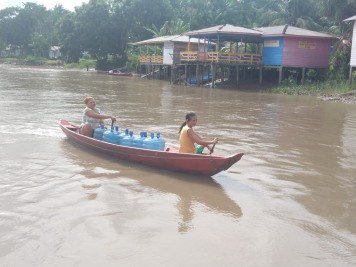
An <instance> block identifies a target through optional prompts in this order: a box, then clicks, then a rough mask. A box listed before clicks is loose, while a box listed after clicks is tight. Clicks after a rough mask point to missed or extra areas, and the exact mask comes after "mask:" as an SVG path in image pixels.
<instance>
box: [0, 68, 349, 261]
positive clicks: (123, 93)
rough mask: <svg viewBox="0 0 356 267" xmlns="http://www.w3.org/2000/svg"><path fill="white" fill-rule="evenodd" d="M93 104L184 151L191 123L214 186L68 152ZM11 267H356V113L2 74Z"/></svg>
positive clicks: (217, 93)
mask: <svg viewBox="0 0 356 267" xmlns="http://www.w3.org/2000/svg"><path fill="white" fill-rule="evenodd" d="M87 95H91V96H94V97H95V98H96V100H97V105H98V106H99V107H100V108H101V109H102V111H103V112H106V113H112V114H115V115H116V116H117V118H118V124H119V126H120V127H122V128H129V129H132V130H133V131H134V133H138V132H139V131H141V130H146V131H148V132H161V134H162V136H163V138H164V139H165V140H166V143H167V145H169V146H173V147H177V146H178V130H179V126H180V124H181V123H182V122H183V120H184V116H185V113H186V112H187V111H195V112H196V113H197V114H198V126H197V127H196V131H197V132H198V133H199V134H200V135H202V136H204V137H208V138H212V137H219V139H220V142H219V144H218V145H217V146H216V148H215V153H218V154H223V155H229V154H232V153H235V152H244V153H245V156H244V157H243V158H242V159H241V161H240V162H238V163H237V164H235V165H233V166H232V167H231V168H230V169H229V170H227V171H224V172H221V173H219V174H217V175H215V176H213V177H195V176H191V175H186V174H179V173H172V172H167V171H162V170H159V169H154V168H150V167H145V166H142V165H139V164H133V163H130V162H126V161H122V160H120V161H117V160H115V159H113V158H111V157H107V156H104V155H101V154H97V153H93V151H90V150H86V149H83V148H81V147H80V146H76V145H74V144H72V143H70V142H68V140H67V138H66V137H65V136H64V134H63V133H62V132H61V130H60V128H59V126H58V121H59V119H60V118H64V119H67V120H69V121H71V122H73V123H80V120H81V113H82V110H83V108H84V104H83V103H82V99H83V98H84V97H85V96H87ZM0 103H1V105H0V106H1V116H0V160H1V164H0V174H1V175H0V266H1V267H14V266H19V267H23V266H25V267H27V266H34V267H38V266H49V267H52V266H61V267H63V266H73V267H79V266H83V267H84V266H85V267H87V266H93V267H96V266H106V267H109V266H245V267H246V266H251V267H255V266H273V267H275V266H282V267H283V266H289V267H291V266H298V267H300V266H303V267H304V266H312V267H315V266H320V267H324V266H338V267H339V266H350V267H351V266H356V105H350V104H344V103H334V102H323V101H320V100H318V99H316V98H314V97H303V96H281V95H272V94H263V93H259V92H258V91H254V92H252V91H243V90H236V89H235V90H233V89H229V90H227V89H218V88H196V87H187V86H175V85H171V84H170V83H169V82H166V81H157V80H146V79H141V78H137V77H113V76H109V75H105V74H99V73H96V72H86V71H73V70H61V69H43V68H27V67H18V66H10V65H0Z"/></svg>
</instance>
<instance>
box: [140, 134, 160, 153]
mask: <svg viewBox="0 0 356 267" xmlns="http://www.w3.org/2000/svg"><path fill="white" fill-rule="evenodd" d="M154 137H155V134H154V133H151V137H149V138H146V139H145V140H143V148H144V149H150V150H158V142H157V139H155V138H154Z"/></svg>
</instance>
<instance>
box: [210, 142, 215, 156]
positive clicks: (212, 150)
mask: <svg viewBox="0 0 356 267" xmlns="http://www.w3.org/2000/svg"><path fill="white" fill-rule="evenodd" d="M215 145H216V143H215V144H213V147H212V148H211V149H210V153H209V155H211V154H212V153H213V152H214V147H215Z"/></svg>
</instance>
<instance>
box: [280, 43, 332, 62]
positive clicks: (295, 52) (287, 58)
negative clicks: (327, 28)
mask: <svg viewBox="0 0 356 267" xmlns="http://www.w3.org/2000/svg"><path fill="white" fill-rule="evenodd" d="M303 47H304V48H303ZM307 47H309V48H307ZM330 47H331V41H330V40H325V39H315V38H303V37H285V39H284V48H283V59H282V62H283V63H282V65H283V66H291V67H292V66H293V67H316V68H328V66H329V56H330V50H331V48H330Z"/></svg>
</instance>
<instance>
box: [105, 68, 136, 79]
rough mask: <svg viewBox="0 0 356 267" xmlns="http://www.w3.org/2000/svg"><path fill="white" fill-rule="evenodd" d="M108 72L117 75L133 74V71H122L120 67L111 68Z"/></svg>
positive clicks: (130, 75)
mask: <svg viewBox="0 0 356 267" xmlns="http://www.w3.org/2000/svg"><path fill="white" fill-rule="evenodd" d="M108 74H109V75H116V76H129V77H132V76H133V73H132V72H125V71H121V70H119V69H114V70H109V72H108Z"/></svg>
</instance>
